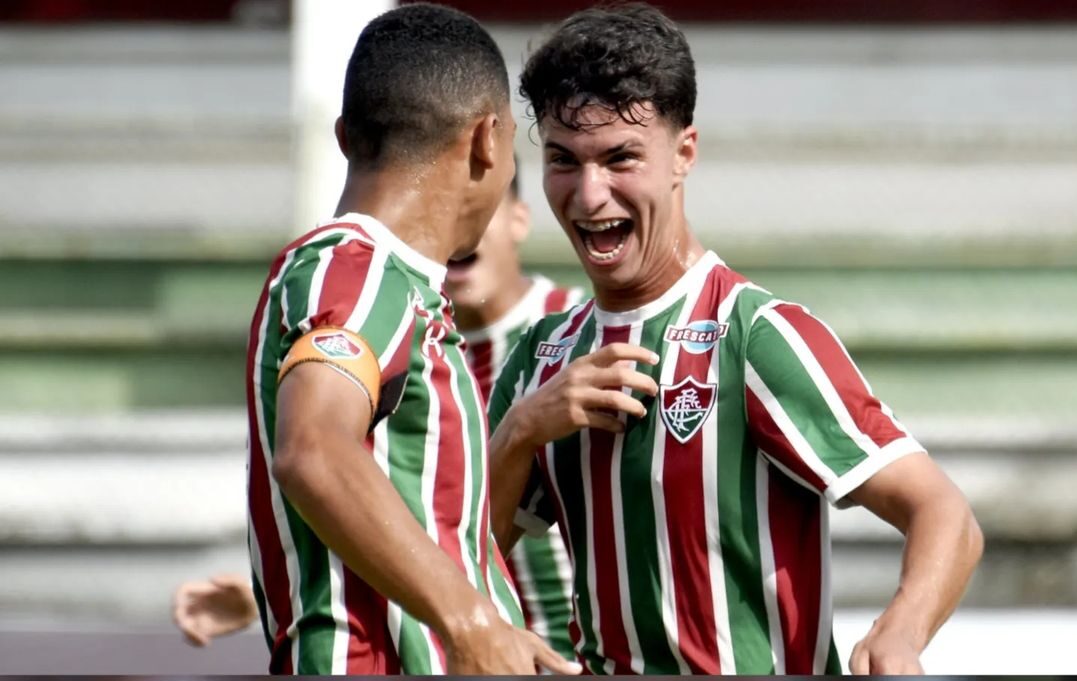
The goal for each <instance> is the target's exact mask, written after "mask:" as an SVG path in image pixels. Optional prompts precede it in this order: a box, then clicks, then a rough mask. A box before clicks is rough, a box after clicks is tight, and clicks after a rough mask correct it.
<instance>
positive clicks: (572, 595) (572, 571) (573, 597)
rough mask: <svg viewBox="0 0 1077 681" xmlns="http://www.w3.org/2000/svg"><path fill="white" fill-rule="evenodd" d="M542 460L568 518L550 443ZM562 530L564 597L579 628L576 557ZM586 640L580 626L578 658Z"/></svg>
mask: <svg viewBox="0 0 1077 681" xmlns="http://www.w3.org/2000/svg"><path fill="white" fill-rule="evenodd" d="M543 458H544V459H545V461H546V470H547V471H548V472H549V477H550V486H551V487H552V488H553V489H552V490H551V492H552V494H553V500H554V502H555V503H556V504H557V506H558V508H559V509H560V511H561V515H560V517H562V518H568V514H567V513H566V512H565V504H564V500H563V499H562V498H561V488H560V487H559V486H558V484H557V471H556V469H555V467H554V446H553V443H552V442H549V443H547V444H546V447H545V448H544V451H543ZM573 463H574V462H573ZM563 529H564V531H565V535H567V536H568V541H567V542H566V541H562V542H561V543H562V545H563V546H564V549H565V554H566V558H567V559H568V566H567V567H568V574H567V575H566V580H565V586H566V587H567V589H568V591H567V594H566V595H567V596H568V603H569V607H571V608H572V620H571V621H572V622H575V623H576V625H577V626H580V607H579V606H580V602H579V594H578V593H577V592H576V571H577V570H578V569H579V564H578V563H576V556H575V554H574V552H573V548H572V533H571V532H570V531H569V527H568V526H567V524H566V526H565V527H564V528H563ZM586 638H587V636H586V634H585V633H584V631H583V627H582V626H580V638H579V640H578V641H577V642H576V645H575V646H574V647H573V649H574V650H575V651H576V654H577V655H578V656H581V657H582V655H583V643H584V641H585V640H586Z"/></svg>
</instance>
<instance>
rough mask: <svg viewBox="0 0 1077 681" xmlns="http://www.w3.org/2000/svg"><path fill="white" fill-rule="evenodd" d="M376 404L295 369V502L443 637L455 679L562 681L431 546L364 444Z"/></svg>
mask: <svg viewBox="0 0 1077 681" xmlns="http://www.w3.org/2000/svg"><path fill="white" fill-rule="evenodd" d="M370 421H371V404H370V399H369V398H368V397H367V396H366V394H364V392H363V391H362V390H361V389H359V388H358V387H357V386H356V385H355V384H354V383H353V382H352V381H350V380H349V379H347V378H345V377H344V376H343V375H342V374H340V373H338V372H337V371H335V370H333V369H332V368H330V367H327V366H325V365H322V364H320V363H316V362H309V363H305V364H300V365H298V366H296V367H295V368H294V369H293V370H292V371H291V372H289V373H288V374H287V375H286V376H285V378H284V379H283V381H282V382H281V385H280V390H279V392H278V397H277V431H276V448H275V453H274V457H273V477H274V478H275V479H276V480H277V482H278V484H279V485H280V488H281V491H282V492H283V493H284V495H285V497H286V498H287V499H288V501H289V502H290V503H291V504H292V505H293V506H294V507H295V508H296V510H298V511H299V513H300V514H301V515H302V516H303V519H304V520H306V522H307V523H308V524H309V525H310V527H311V528H312V529H313V530H314V532H315V533H316V534H317V535H318V537H319V538H320V539H321V540H322V541H323V542H324V543H325V545H326V546H328V547H329V548H330V549H332V550H333V551H334V552H335V553H336V554H337V555H338V556H340V558H341V560H343V561H344V563H345V564H346V565H347V566H348V567H349V568H350V569H351V570H353V571H354V572H355V573H356V574H357V575H359V576H360V577H362V578H363V579H364V580H365V581H366V582H367V583H369V584H370V585H371V586H373V587H374V588H375V589H377V590H378V592H379V593H381V594H382V595H384V596H385V597H386V598H388V599H390V600H392V601H395V602H397V603H399V604H400V605H401V606H402V607H403V608H404V609H405V610H407V611H408V612H409V613H411V614H412V615H413V616H414V617H416V618H418V619H420V620H422V621H423V622H426V623H427V624H429V625H430V626H431V628H433V629H434V631H436V632H437V633H438V635H439V637H440V638H441V640H442V642H443V644H444V645H445V646H446V654H447V661H448V669H446V672H447V673H449V674H470V673H474V674H532V673H534V670H535V664H536V662H537V663H539V664H543V665H545V666H548V667H549V668H550V669H551V670H552V671H554V672H556V673H560V674H571V673H578V671H579V669H578V667H577V666H576V665H573V664H571V663H568V662H564V661H563V660H561V662H564V664H558V660H557V659H554V658H555V657H557V655H556V653H554V651H553V650H551V649H549V648H548V647H547V646H545V644H543V643H542V641H541V640H539V639H537V638H536V637H534V636H532V635H530V634H529V632H527V631H525V630H523V629H518V628H516V627H513V626H512V625H511V624H509V623H507V622H505V621H504V620H502V619H501V618H500V616H499V615H498V613H497V610H496V609H495V608H494V605H493V603H491V602H490V601H489V600H488V599H487V598H486V597H484V596H482V595H481V594H479V593H478V592H477V591H476V590H475V589H474V588H473V587H472V586H471V584H470V583H469V582H468V581H467V579H466V578H465V577H464V574H463V572H462V571H461V570H460V569H459V568H458V567H457V566H456V564H455V563H453V561H452V559H450V558H449V556H448V555H446V554H445V553H444V552H443V551H442V550H441V549H440V548H438V546H437V545H436V544H435V543H434V542H433V541H432V540H431V539H430V537H429V536H428V535H427V534H426V532H425V531H424V530H423V528H422V527H421V526H420V525H419V523H418V521H417V520H416V519H415V517H414V516H413V515H412V514H411V512H410V511H409V510H408V508H407V506H406V505H405V504H404V501H403V499H401V497H400V495H399V494H398V493H397V491H396V488H395V487H393V485H392V484H391V483H390V481H389V479H388V478H387V477H386V476H385V475H384V473H383V472H382V470H381V469H380V468H379V467H378V464H377V463H376V462H375V460H374V457H373V456H372V455H371V453H370V452H369V451H367V449H366V447H365V446H364V445H363V441H364V439H365V437H366V433H367V430H368V428H369V425H370Z"/></svg>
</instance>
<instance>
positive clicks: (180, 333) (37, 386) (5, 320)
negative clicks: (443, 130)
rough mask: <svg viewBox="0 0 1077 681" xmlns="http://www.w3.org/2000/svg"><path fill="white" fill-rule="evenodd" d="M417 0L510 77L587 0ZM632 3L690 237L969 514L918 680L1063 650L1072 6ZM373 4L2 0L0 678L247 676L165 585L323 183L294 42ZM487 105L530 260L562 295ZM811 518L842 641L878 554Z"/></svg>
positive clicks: (1031, 661) (227, 470)
mask: <svg viewBox="0 0 1077 681" xmlns="http://www.w3.org/2000/svg"><path fill="white" fill-rule="evenodd" d="M446 4H450V5H454V6H457V7H459V8H461V9H464V10H466V11H469V12H471V13H473V14H474V15H475V16H477V17H479V18H480V19H481V20H483V21H484V22H485V23H487V25H488V26H489V27H490V28H491V30H492V32H493V34H494V36H495V37H496V39H497V40H498V42H499V43H500V45H501V46H502V48H503V50H504V52H505V56H506V59H507V61H508V63H509V68H510V72H511V73H510V77H512V78H513V79H515V77H516V75H517V74H518V73H519V70H520V68H521V65H522V62H523V59H524V58H525V57H526V55H527V53H528V45H529V44H531V43H532V42H533V41H536V40H538V39H541V36H542V35H543V33H544V31H546V30H548V29H549V27H550V26H551V22H552V21H556V20H557V19H559V18H562V17H564V16H565V15H566V14H568V13H569V12H571V11H572V10H575V9H578V8H580V7H582V6H585V5H586V4H587V3H584V2H573V1H570V0H544V1H543V2H542V3H507V2H498V1H496V0H459V1H457V2H447V3H446ZM658 4H660V5H661V6H663V7H664V8H665V9H666V10H667V11H668V12H669V13H670V14H671V15H672V16H674V17H675V18H677V19H679V20H681V21H682V22H683V24H682V25H683V26H684V28H685V31H686V34H687V35H688V38H689V41H690V42H691V44H692V48H693V51H694V54H695V58H696V62H697V68H698V79H699V87H700V94H699V104H698V107H697V112H696V116H697V121H696V123H697V126H698V127H699V130H700V144H701V154H700V155H701V162H700V163H699V165H698V166H697V167H696V169H695V171H694V172H693V175H692V176H691V178H690V180H689V185H688V192H687V200H688V213H689V217H690V220H691V222H692V225H693V227H694V228H695V230H696V231H697V232H698V233H699V234H700V236H701V237H702V240H703V242H704V243H705V244H706V245H707V246H709V247H711V248H713V249H715V250H716V251H717V252H718V253H719V255H721V256H722V257H723V258H724V259H725V260H726V261H727V262H728V263H729V264H730V265H731V266H733V267H734V268H735V269H738V270H741V271H742V272H744V273H746V274H747V275H748V276H750V277H751V278H753V279H754V280H755V281H756V282H758V283H759V284H761V285H763V286H765V287H767V288H769V289H770V290H772V291H774V292H775V293H777V294H779V295H781V296H783V297H787V298H790V299H793V300H796V301H799V302H802V303H805V304H807V305H808V306H809V307H810V308H811V309H812V311H813V312H815V313H817V314H818V315H820V316H821V317H822V318H823V319H825V320H827V321H828V322H829V323H830V324H831V326H833V327H834V329H835V330H836V331H837V333H838V334H839V335H840V336H841V337H842V338H843V339H844V340H845V341H846V343H847V344H848V346H849V349H850V351H851V353H852V355H853V356H854V358H855V359H856V360H857V361H858V363H859V365H860V367H861V369H862V370H863V372H864V373H865V374H866V376H867V378H868V380H869V381H870V382H871V384H872V386H873V387H874V388H875V390H876V392H877V393H878V394H880V395H881V396H882V397H883V399H884V400H885V401H887V402H888V403H889V404H890V405H891V406H892V407H893V408H894V410H895V411H896V412H897V414H898V415H899V416H900V417H901V418H902V420H903V421H904V422H905V423H906V425H908V426H909V427H910V429H911V430H912V431H913V433H914V434H916V435H917V436H918V438H919V439H920V440H921V441H922V442H923V443H924V444H925V445H926V446H927V448H928V449H929V450H930V451H931V452H932V453H933V454H934V455H935V457H936V458H937V459H938V461H939V463H940V464H941V465H942V466H943V467H944V468H945V469H946V470H947V471H948V472H949V473H950V475H951V476H952V477H953V478H954V479H955V480H956V481H957V482H958V484H959V485H960V486H961V487H962V489H963V490H964V491H965V493H966V494H967V495H968V497H969V499H970V500H971V502H972V505H973V507H974V509H975V511H976V514H977V517H978V519H979V521H980V523H981V524H982V526H983V528H984V530H985V533H986V535H987V549H986V553H985V556H984V560H983V563H982V565H981V567H980V569H979V571H978V573H977V575H976V577H975V579H974V581H973V583H972V585H971V587H970V589H969V592H968V594H967V596H966V598H965V601H964V603H963V605H962V608H961V609H960V610H959V611H958V614H957V615H956V616H955V618H954V619H953V620H952V621H951V623H950V624H949V625H947V627H945V628H944V629H943V631H942V633H941V634H940V635H939V637H938V638H937V639H936V641H935V642H934V643H933V644H932V646H931V647H930V648H929V649H928V651H927V654H926V655H925V658H924V659H925V666H926V669H927V671H928V672H929V673H936V674H947V673H949V674H956V673H981V674H983V673H1010V674H1014V673H1068V674H1072V673H1077V662H1075V661H1074V659H1073V657H1072V655H1070V654H1069V652H1070V651H1069V648H1070V647H1072V645H1073V641H1075V640H1077V458H1075V455H1077V2H1073V1H1072V0H1054V1H1050V0H1036V1H1027V2H1016V1H1013V0H947V1H945V2H944V1H940V0H936V1H932V0H911V1H907V2H901V3H898V2H883V3H862V2H854V1H852V0H818V1H817V2H813V3H803V2H797V1H792V0H767V1H759V0H753V1H748V0H728V1H726V2H722V3H711V2H706V1H705V0H683V1H681V2H676V1H674V0H669V1H667V2H663V3H658ZM388 7H389V3H388V2H385V1H384V0H379V1H378V2H374V1H373V0H370V2H342V3H334V2H330V1H329V0H305V1H304V0H294V3H293V2H290V1H289V0H158V1H157V2H153V3H146V2H138V1H136V0H5V1H4V2H3V3H0V674H22V673H49V674H64V673H96V674H198V673H229V672H238V673H261V672H263V671H264V670H265V668H266V661H265V648H264V644H263V642H262V639H261V636H260V633H259V632H256V631H252V632H249V633H246V634H242V635H238V636H234V637H231V638H228V639H224V640H221V641H218V642H217V643H215V644H214V645H213V646H212V647H211V648H210V649H209V650H205V651H202V650H195V649H192V648H189V647H187V646H186V645H185V644H184V643H183V642H182V641H181V638H180V635H179V634H178V633H177V632H175V631H174V630H172V629H171V625H170V623H169V612H170V607H169V601H170V598H171V593H172V590H173V589H174V588H175V587H176V586H177V585H178V584H179V583H180V582H181V581H183V580H185V579H193V578H202V577H207V576H209V575H211V574H214V573H217V572H222V571H228V572H245V571H246V570H247V558H246V547H245V532H246V525H245V510H244V504H245V492H244V486H245V477H244V476H245V472H244V467H245V441H246V428H245V422H244V417H243V400H244V390H243V362H244V354H245V341H246V331H247V326H248V324H249V321H250V316H251V312H252V310H253V306H254V303H255V300H256V297H257V295H258V292H259V290H260V288H261V285H262V283H263V278H264V275H265V272H266V271H267V267H268V263H269V260H270V259H271V258H272V256H273V255H274V254H275V253H276V251H277V250H278V249H279V248H280V247H281V246H282V245H283V244H284V243H285V242H287V241H288V240H290V238H292V237H293V236H294V235H296V234H298V233H300V232H302V231H305V230H306V229H307V228H309V227H310V226H312V225H313V223H314V222H315V221H316V220H318V219H319V218H321V217H327V216H328V215H329V213H330V211H331V210H332V208H333V206H334V205H335V201H336V192H337V191H338V189H339V186H340V182H341V179H342V175H340V173H342V168H343V166H342V165H340V166H333V165H332V164H331V163H329V162H328V161H325V160H324V159H325V158H326V156H325V154H329V155H332V149H333V146H332V145H333V141H332V127H331V121H332V117H334V116H335V115H336V112H337V111H338V110H339V94H338V93H339V90H336V89H332V88H334V87H336V86H334V85H331V83H333V82H336V81H334V80H333V79H334V78H339V77H341V76H342V74H343V69H344V61H340V62H339V63H336V62H333V61H332V59H333V58H337V59H339V57H333V58H329V59H328V60H325V59H323V60H321V61H319V60H318V59H313V60H312V58H311V55H316V54H318V53H319V51H321V52H322V53H325V51H326V50H328V49H329V47H330V46H331V45H332V44H333V40H334V39H333V38H332V37H331V36H328V35H325V34H322V33H320V32H319V30H329V29H325V28H324V27H325V26H326V25H327V23H326V22H328V24H336V28H335V29H334V30H336V31H337V34H342V35H343V36H344V38H343V45H344V47H343V54H344V55H345V56H344V59H345V60H346V55H347V54H348V53H349V52H350V49H351V43H352V42H353V41H354V38H355V37H356V36H357V35H358V33H359V31H360V30H361V28H362V23H361V20H359V19H358V18H357V17H359V15H361V14H363V13H366V14H367V15H372V14H376V13H377V12H378V11H379V10H380V9H386V8H388ZM341 17H347V18H348V20H347V21H345V20H343V19H341ZM319 22H321V23H319ZM318 27H322V28H321V29H319V28H318ZM337 42H338V43H340V39H339V38H338V39H337ZM337 54H339V50H338V52H337ZM327 61H328V62H329V65H328V66H326V62H327ZM304 74H305V75H304ZM311 74H312V75H311ZM325 74H329V75H328V76H326V75H325ZM326 78H328V82H329V85H327V84H326ZM319 88H321V92H320V93H319V92H318V90H319ZM312 92H313V94H312ZM312 98H313V99H312ZM318 98H320V100H319V101H320V104H319V103H318V102H315V101H314V100H317V99H318ZM516 100H517V101H515V103H514V106H515V108H516V112H517V115H518V117H519V120H520V122H521V126H520V133H519V138H518V150H519V154H520V157H521V164H520V172H521V174H522V182H523V193H524V196H525V198H526V199H527V200H528V201H529V202H530V204H531V206H532V215H533V219H534V228H533V234H532V238H531V240H530V242H529V243H528V245H527V247H526V248H525V251H524V255H525V260H526V262H527V264H528V267H529V268H530V269H532V270H534V271H538V272H543V273H546V274H547V275H549V276H551V277H552V278H554V279H556V280H558V281H560V282H563V283H571V284H585V283H586V282H585V279H584V277H583V275H582V272H580V270H579V269H578V267H577V266H576V264H575V260H574V256H573V254H572V251H571V250H570V249H569V248H568V247H567V245H566V243H565V242H564V240H563V236H562V235H561V233H560V230H559V228H558V227H557V225H556V223H555V222H554V221H553V218H552V216H551V214H550V213H549V210H548V208H547V207H546V203H545V199H544V198H543V195H542V190H541V169H540V166H539V154H538V148H537V147H536V146H535V145H534V140H535V139H537V133H536V132H535V131H533V130H532V129H531V126H530V122H529V121H527V120H526V119H524V118H523V115H524V113H525V112H524V107H523V105H522V104H521V103H520V102H519V101H518V98H516ZM319 107H320V108H319ZM326 116H328V117H329V118H328V122H326ZM318 149H320V151H319V150H318ZM326 149H329V150H330V151H329V152H326V151H325V150H326ZM318 154H322V156H319V155H318ZM319 159H322V160H319ZM333 163H337V161H335V160H334V161H333ZM314 166H317V168H318V170H315V169H313V167H314ZM311 187H314V188H313V189H312V188H311ZM832 524H833V534H834V558H833V571H834V572H833V581H834V588H835V593H836V605H837V608H838V612H837V636H838V643H839V648H841V649H842V650H843V654H844V655H846V656H847V654H848V652H849V651H850V650H851V646H852V645H853V643H855V641H856V640H857V638H858V636H860V635H862V634H863V633H864V632H865V631H866V630H867V628H868V626H870V623H871V620H872V618H873V617H874V616H875V615H876V614H877V613H878V611H879V610H880V609H881V607H882V606H883V605H884V604H885V603H886V602H887V600H888V599H889V597H890V596H891V594H892V592H893V589H894V586H895V584H896V581H897V575H898V572H899V567H900V566H899V555H900V550H901V542H900V536H899V535H898V534H897V533H896V532H894V531H893V530H890V529H889V528H888V527H886V526H884V525H882V524H881V523H880V522H877V521H874V520H873V518H872V517H870V516H869V515H867V514H866V513H863V512H860V511H857V510H850V511H842V512H835V513H833V521H832Z"/></svg>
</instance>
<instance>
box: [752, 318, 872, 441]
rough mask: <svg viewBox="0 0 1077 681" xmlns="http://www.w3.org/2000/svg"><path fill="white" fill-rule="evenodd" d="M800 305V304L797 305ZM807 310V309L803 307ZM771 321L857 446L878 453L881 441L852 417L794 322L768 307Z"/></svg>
mask: <svg viewBox="0 0 1077 681" xmlns="http://www.w3.org/2000/svg"><path fill="white" fill-rule="evenodd" d="M798 307H799V306H798ZM801 310H803V311H804V312H805V314H807V313H808V311H807V310H804V308H801ZM763 317H764V318H766V320H767V321H768V322H770V323H771V324H772V325H774V328H775V329H777V330H778V333H780V334H781V335H782V337H783V338H785V342H786V343H788V344H789V347H790V348H792V350H793V352H794V353H795V354H796V356H797V359H799V360H800V363H801V365H802V366H803V367H804V369H805V370H806V371H807V372H808V375H809V376H811V379H812V382H813V383H815V387H816V388H817V389H818V390H819V393H820V394H821V395H822V397H823V400H825V401H826V404H827V406H828V407H830V411H831V412H832V413H833V414H834V418H835V419H836V420H837V422H838V425H839V426H841V429H842V431H843V432H844V433H845V434H846V435H848V436H849V439H851V440H852V441H853V442H855V443H856V445H857V447H859V448H860V449H861V451H863V452H864V453H865V454H866V455H868V456H874V455H876V454H878V453H879V445H877V444H875V442H874V440H872V439H871V437H869V436H868V435H867V433H865V432H864V431H862V430H860V427H859V426H858V425H857V423H856V421H855V420H853V416H852V414H850V413H849V410H848V409H846V407H845V403H844V402H842V400H841V395H839V394H838V390H837V388H835V387H834V384H833V383H831V381H830V378H829V377H828V376H827V375H826V371H824V370H823V367H822V365H821V364H819V359H818V358H817V357H816V356H815V354H814V353H812V351H811V349H809V348H808V344H807V343H805V342H804V339H803V338H801V336H800V334H799V333H797V331H796V329H794V328H793V325H792V324H790V323H789V320H787V319H786V318H785V317H783V316H782V315H781V314H779V313H778V311H777V310H768V311H767V312H765V313H764V314H763ZM834 342H835V343H837V344H838V345H841V342H840V341H838V339H837V338H836V337H835V338H834Z"/></svg>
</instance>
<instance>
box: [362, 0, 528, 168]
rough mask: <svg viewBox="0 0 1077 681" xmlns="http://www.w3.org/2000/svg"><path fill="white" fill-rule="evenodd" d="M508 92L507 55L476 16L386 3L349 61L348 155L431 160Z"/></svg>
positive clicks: (367, 159) (373, 161)
mask: <svg viewBox="0 0 1077 681" xmlns="http://www.w3.org/2000/svg"><path fill="white" fill-rule="evenodd" d="M508 100H509V77H508V72H507V71H506V69H505V59H504V57H502V55H501V50H500V49H498V47H497V44H496V43H495V42H494V39H493V38H491V37H490V34H489V33H487V32H486V29H484V28H483V27H482V26H480V25H479V23H478V22H477V21H475V19H473V18H472V17H470V16H468V15H467V14H464V13H463V12H460V11H458V10H455V9H450V8H448V7H442V6H440V5H433V4H428V3H416V4H410V5H404V6H402V7H398V8H396V9H393V10H389V11H388V12H385V13H384V14H382V15H380V16H378V17H377V18H375V19H374V20H373V21H371V22H370V23H369V24H367V26H366V28H364V29H363V32H362V33H361V34H360V35H359V40H358V41H357V42H356V44H355V49H354V50H353V51H352V56H351V59H350V60H349V61H348V70H347V72H346V73H345V76H344V104H343V111H342V117H343V119H344V130H345V133H346V135H347V141H348V153H347V155H348V160H349V161H352V162H356V163H361V164H363V165H369V166H373V167H377V166H380V165H383V164H385V163H391V162H394V161H410V162H422V161H425V160H428V159H429V158H430V157H431V156H433V155H434V154H435V153H436V152H437V151H440V150H441V148H443V147H444V146H445V145H446V144H448V143H449V142H450V140H451V139H452V137H453V136H454V134H455V133H456V132H458V131H459V130H461V129H462V127H463V125H464V123H466V122H467V120H468V119H469V118H470V117H471V116H474V115H476V114H484V113H490V112H496V111H498V110H499V109H501V108H502V107H505V106H508Z"/></svg>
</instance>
